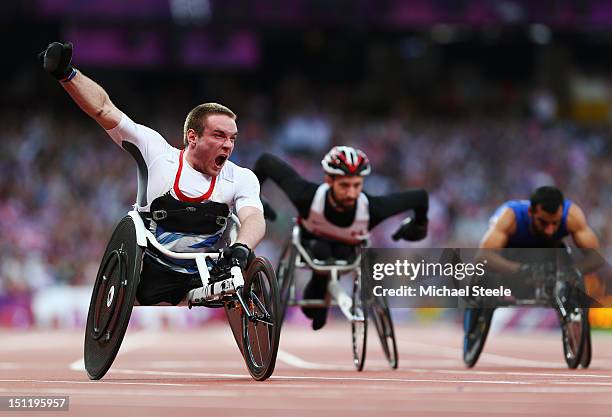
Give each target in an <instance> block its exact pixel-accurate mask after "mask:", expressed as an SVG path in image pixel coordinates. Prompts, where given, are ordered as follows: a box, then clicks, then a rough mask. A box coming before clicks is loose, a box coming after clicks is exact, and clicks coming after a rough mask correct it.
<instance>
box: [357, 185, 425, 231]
mask: <svg viewBox="0 0 612 417" xmlns="http://www.w3.org/2000/svg"><path fill="white" fill-rule="evenodd" d="M368 200H369V202H370V226H369V229H370V230H371V229H373V228H374V227H376V226H377V225H378V224H379V223H380V222H382V221H383V220H386V219H388V218H389V217H391V216H395V215H396V214H398V213H401V212H403V211H407V210H414V216H415V217H414V220H415V222H422V221H425V220H427V209H428V208H429V196H428V195H427V191H425V190H423V189H416V190H410V191H405V192H403V193H394V194H389V195H384V196H379V197H370V196H368Z"/></svg>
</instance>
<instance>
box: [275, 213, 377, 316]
mask: <svg viewBox="0 0 612 417" xmlns="http://www.w3.org/2000/svg"><path fill="white" fill-rule="evenodd" d="M300 237H301V232H300V226H299V225H297V224H294V225H293V230H292V232H291V244H292V245H293V246H294V247H295V249H297V254H296V257H295V268H296V269H298V268H300V269H304V268H310V269H312V270H313V271H315V272H329V273H330V280H329V283H328V286H327V289H328V292H329V294H331V298H332V299H331V300H330V299H329V297H327V299H325V300H320V301H319V300H298V299H297V297H296V291H295V277H294V280H293V282H292V283H291V287H290V288H289V299H288V301H287V305H288V306H305V307H327V306H333V307H339V308H340V311H342V313H343V314H344V316H346V318H347V319H348V320H349V321H364V317H363V313H360V311H359V310H357V309H356V312H357V314H355V315H353V314H352V313H351V310H352V307H353V301H352V299H351V297H350V296H349V295H348V294H347V293H346V291H345V290H344V289H343V288H342V286H341V285H340V282H339V278H340V275H341V274H343V273H348V272H353V279H354V280H360V279H361V278H362V275H361V267H360V265H361V254H360V253H359V254H357V256H356V258H355V260H354V261H353V262H351V263H348V262H347V261H342V260H339V261H336V262H335V263H334V264H325V263H322V262H319V261H317V260H315V259H313V258H312V257H311V256H310V255H309V254H308V251H307V250H306V249H305V248H304V246H303V245H302V243H301V242H300ZM368 243H369V241H368V239H367V238H366V239H364V241H363V243H362V247H363V246H367V245H368ZM363 307H365V306H362V308H363Z"/></svg>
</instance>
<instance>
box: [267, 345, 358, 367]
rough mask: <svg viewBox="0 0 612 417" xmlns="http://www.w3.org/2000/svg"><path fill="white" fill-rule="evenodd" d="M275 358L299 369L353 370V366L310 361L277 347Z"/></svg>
mask: <svg viewBox="0 0 612 417" xmlns="http://www.w3.org/2000/svg"><path fill="white" fill-rule="evenodd" d="M276 359H277V360H279V361H281V362H284V363H286V364H287V365H291V366H293V367H296V368H300V369H317V370H333V371H351V370H354V369H355V367H354V366H343V365H333V364H324V363H315V362H310V361H307V360H305V359H302V358H300V357H299V356H296V355H294V354H292V353H289V352H287V351H286V350H283V349H279V350H278V354H277V356H276Z"/></svg>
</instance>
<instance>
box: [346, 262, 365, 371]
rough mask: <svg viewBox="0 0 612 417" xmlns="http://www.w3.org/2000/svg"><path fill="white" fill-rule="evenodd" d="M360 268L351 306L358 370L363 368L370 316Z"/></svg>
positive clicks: (354, 283)
mask: <svg viewBox="0 0 612 417" xmlns="http://www.w3.org/2000/svg"><path fill="white" fill-rule="evenodd" d="M359 272H360V271H359V270H358V271H357V273H356V274H355V279H354V281H353V294H352V301H353V305H352V306H351V310H350V311H351V315H352V319H351V336H352V342H353V364H354V365H355V368H356V369H357V370H358V371H362V370H363V365H364V364H365V355H366V342H367V335H368V316H367V308H366V305H367V304H366V294H365V289H364V288H363V285H362V284H363V283H362V279H361V274H360V273H359Z"/></svg>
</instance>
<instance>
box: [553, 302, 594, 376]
mask: <svg viewBox="0 0 612 417" xmlns="http://www.w3.org/2000/svg"><path fill="white" fill-rule="evenodd" d="M559 321H560V324H561V339H562V341H563V354H564V357H565V362H566V363H567V367H568V368H570V369H576V368H577V367H578V365H579V364H580V362H581V359H582V352H583V349H584V347H585V345H586V344H587V338H588V332H589V324H588V309H587V308H578V307H576V308H569V309H567V311H566V314H565V315H563V314H561V313H560V314H559ZM589 362H590V361H589Z"/></svg>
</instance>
